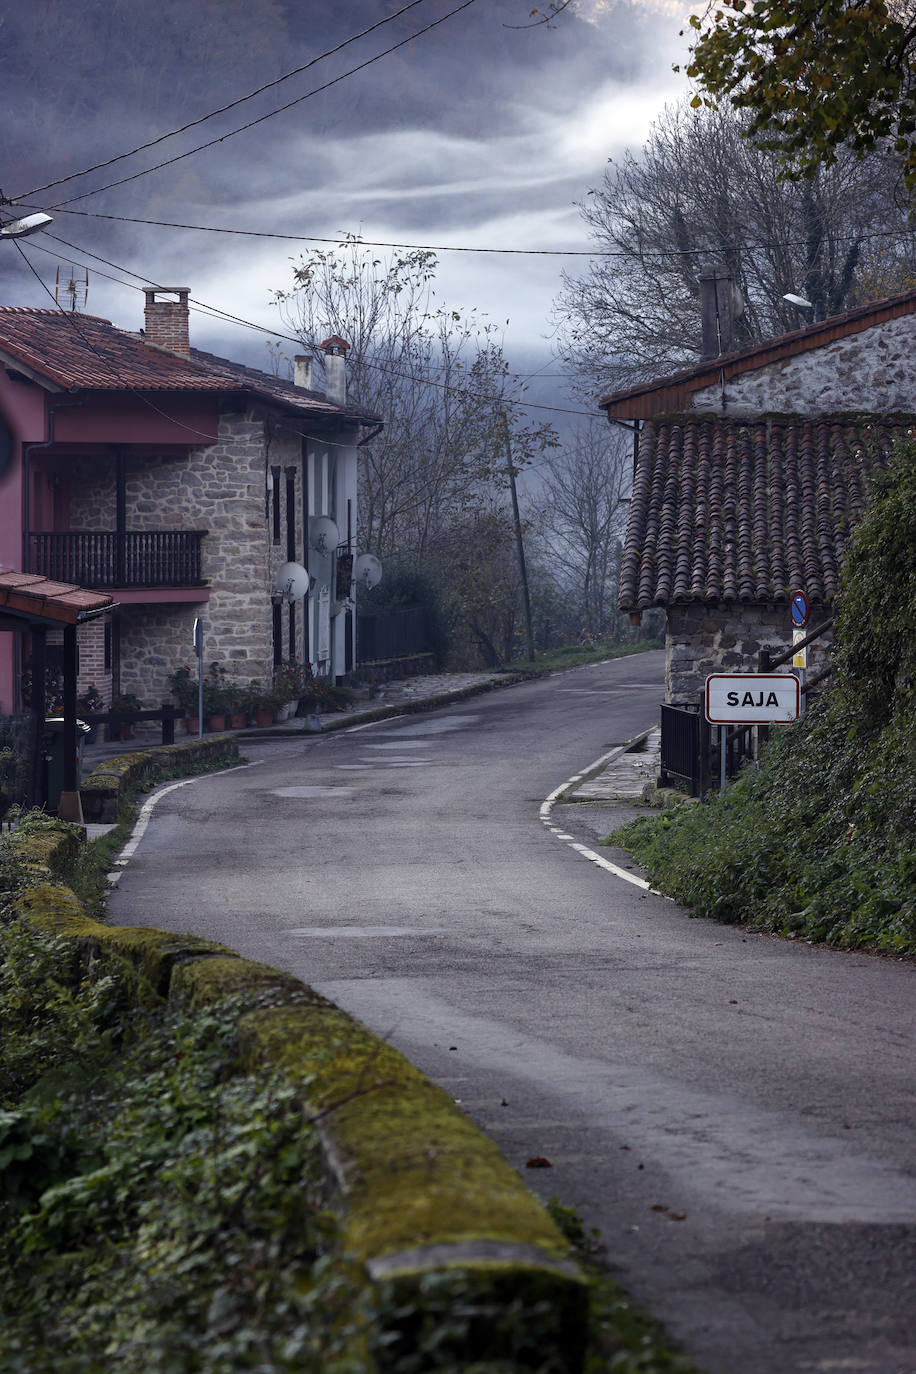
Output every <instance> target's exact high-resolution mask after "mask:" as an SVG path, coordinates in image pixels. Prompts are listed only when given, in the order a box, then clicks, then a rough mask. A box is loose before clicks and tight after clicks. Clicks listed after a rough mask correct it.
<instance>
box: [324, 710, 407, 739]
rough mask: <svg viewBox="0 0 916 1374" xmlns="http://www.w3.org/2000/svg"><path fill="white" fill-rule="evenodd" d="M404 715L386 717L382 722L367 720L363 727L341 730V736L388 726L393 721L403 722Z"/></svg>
mask: <svg viewBox="0 0 916 1374" xmlns="http://www.w3.org/2000/svg"><path fill="white" fill-rule="evenodd" d="M404 719H406V717H405V716H404V715H400V716H386V717H384V718H383V719H382V720H367V721H366V724H365V725H350V726H348V727H347V729H346V730H341V731H340V734H342V735H355V734H356V732H357V730H371V729H372V727H373V726H374V725H390V724H391V722H392V721H393V720H404Z"/></svg>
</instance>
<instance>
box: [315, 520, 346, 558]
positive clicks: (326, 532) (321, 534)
mask: <svg viewBox="0 0 916 1374" xmlns="http://www.w3.org/2000/svg"><path fill="white" fill-rule="evenodd" d="M339 543H340V535H339V534H338V532H337V526H336V525H335V524H334V521H333V520H332V519H331V517H330V516H329V515H313V516H312V517H311V518H310V520H309V548H310V549H314V550H315V552H316V553H320V554H322V555H323V556H324V557H325V558H327V557H328V556H329V555H330V554H332V553H333V552H334V550H335V549H336V548H337V545H338V544H339Z"/></svg>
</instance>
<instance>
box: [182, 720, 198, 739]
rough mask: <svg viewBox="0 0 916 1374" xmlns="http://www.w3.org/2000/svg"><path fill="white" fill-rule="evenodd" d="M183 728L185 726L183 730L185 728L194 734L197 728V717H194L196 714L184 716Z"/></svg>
mask: <svg viewBox="0 0 916 1374" xmlns="http://www.w3.org/2000/svg"><path fill="white" fill-rule="evenodd" d="M184 728H185V730H187V732H188V734H189V735H196V734H197V733H198V730H197V717H196V716H186V717H185V722H184Z"/></svg>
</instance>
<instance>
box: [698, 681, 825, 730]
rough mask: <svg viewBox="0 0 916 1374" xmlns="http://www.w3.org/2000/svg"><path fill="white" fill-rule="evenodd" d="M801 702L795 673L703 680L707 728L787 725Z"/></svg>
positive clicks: (794, 715)
mask: <svg viewBox="0 0 916 1374" xmlns="http://www.w3.org/2000/svg"><path fill="white" fill-rule="evenodd" d="M800 702H801V690H800V686H799V680H798V678H797V677H796V676H795V675H794V673H713V674H712V676H711V677H708V678H707V679H706V719H707V720H708V721H709V723H710V725H788V723H789V722H790V721H792V720H797V718H798V712H799V706H800Z"/></svg>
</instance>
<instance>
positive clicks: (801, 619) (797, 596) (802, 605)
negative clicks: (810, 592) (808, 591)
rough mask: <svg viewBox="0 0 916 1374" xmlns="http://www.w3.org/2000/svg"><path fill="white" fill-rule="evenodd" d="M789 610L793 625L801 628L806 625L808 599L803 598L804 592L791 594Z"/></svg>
mask: <svg viewBox="0 0 916 1374" xmlns="http://www.w3.org/2000/svg"><path fill="white" fill-rule="evenodd" d="M790 608H791V611H792V624H793V625H798V626H799V627H801V626H802V625H806V624H807V623H808V598H807V597H806V596H805V593H804V592H793V593H792V600H791V603H790Z"/></svg>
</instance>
